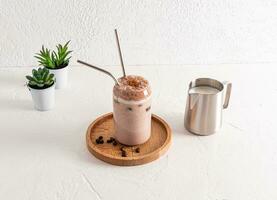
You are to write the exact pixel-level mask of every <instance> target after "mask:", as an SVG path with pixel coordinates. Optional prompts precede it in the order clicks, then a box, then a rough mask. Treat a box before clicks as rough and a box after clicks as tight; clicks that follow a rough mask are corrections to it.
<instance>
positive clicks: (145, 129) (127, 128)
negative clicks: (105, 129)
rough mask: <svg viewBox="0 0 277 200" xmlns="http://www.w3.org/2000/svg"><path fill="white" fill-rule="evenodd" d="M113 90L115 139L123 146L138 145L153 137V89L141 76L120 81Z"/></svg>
mask: <svg viewBox="0 0 277 200" xmlns="http://www.w3.org/2000/svg"><path fill="white" fill-rule="evenodd" d="M118 83H119V84H117V85H115V86H114V88H113V118H114V125H115V138H116V139H117V140H118V141H119V142H120V143H122V144H126V145H138V144H142V143H144V142H146V141H147V140H148V139H149V138H150V135H151V89H150V85H149V83H148V81H147V80H146V79H144V78H143V77H141V76H134V75H129V76H125V77H122V78H120V79H118Z"/></svg>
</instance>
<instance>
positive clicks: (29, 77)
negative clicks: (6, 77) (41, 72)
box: [26, 76, 34, 81]
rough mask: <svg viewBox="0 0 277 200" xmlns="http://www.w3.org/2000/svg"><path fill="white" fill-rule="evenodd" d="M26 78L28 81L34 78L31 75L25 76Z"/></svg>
mask: <svg viewBox="0 0 277 200" xmlns="http://www.w3.org/2000/svg"><path fill="white" fill-rule="evenodd" d="M26 78H27V79H28V80H29V81H33V80H34V78H33V77H31V76H26Z"/></svg>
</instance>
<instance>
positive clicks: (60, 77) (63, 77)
mask: <svg viewBox="0 0 277 200" xmlns="http://www.w3.org/2000/svg"><path fill="white" fill-rule="evenodd" d="M67 68H68V66H66V67H64V68H61V69H49V68H48V69H49V71H50V73H52V74H54V75H55V79H56V89H62V88H65V87H66V86H67Z"/></svg>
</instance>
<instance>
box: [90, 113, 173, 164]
mask: <svg viewBox="0 0 277 200" xmlns="http://www.w3.org/2000/svg"><path fill="white" fill-rule="evenodd" d="M151 128H152V132H151V137H150V139H149V140H148V141H147V142H146V143H144V144H141V145H137V146H124V145H121V144H120V143H118V144H117V145H116V146H114V145H113V144H111V143H107V142H106V141H107V140H108V139H109V138H110V137H114V136H113V134H114V122H113V114H112V113H108V114H105V115H103V116H101V117H99V118H97V119H96V120H95V121H93V122H92V123H91V124H90V126H89V127H88V130H87V135H86V141H87V147H88V150H89V151H90V153H92V154H93V155H94V156H95V157H96V158H98V159H100V160H103V161H105V162H107V163H110V164H113V165H120V166H133V165H142V164H145V163H149V162H151V161H153V160H156V159H158V158H159V157H160V156H162V155H163V154H164V153H165V152H166V151H167V150H168V148H169V146H170V143H171V129H170V127H169V125H168V124H167V123H166V122H165V121H164V120H163V119H161V118H160V117H158V116H157V115H154V114H152V127H151ZM99 136H103V139H104V144H96V141H95V140H96V139H97V138H98V137H99ZM123 146H124V150H125V151H126V152H127V157H122V156H121V150H120V148H121V147H123ZM137 147H139V148H140V152H139V153H136V152H135V149H136V148H137Z"/></svg>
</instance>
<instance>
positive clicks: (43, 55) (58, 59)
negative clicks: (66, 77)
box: [35, 41, 72, 69]
mask: <svg viewBox="0 0 277 200" xmlns="http://www.w3.org/2000/svg"><path fill="white" fill-rule="evenodd" d="M69 42H70V41H68V42H67V43H66V44H65V45H61V44H58V45H57V46H56V47H57V51H54V50H53V51H52V52H51V51H50V50H49V49H48V48H44V46H43V45H42V49H41V50H40V52H39V53H36V56H35V58H37V59H38V62H39V64H40V65H42V66H44V67H47V68H49V69H60V68H63V67H66V66H67V65H68V63H69V60H70V58H71V56H70V57H68V56H69V54H70V53H71V52H72V51H69V50H68V44H69Z"/></svg>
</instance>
